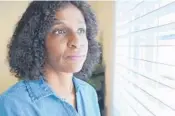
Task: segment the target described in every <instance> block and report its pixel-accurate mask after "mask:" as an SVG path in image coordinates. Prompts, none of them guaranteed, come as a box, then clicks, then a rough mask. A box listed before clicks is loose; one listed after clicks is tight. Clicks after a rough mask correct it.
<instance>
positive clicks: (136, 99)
mask: <svg viewBox="0 0 175 116" xmlns="http://www.w3.org/2000/svg"><path fill="white" fill-rule="evenodd" d="M115 35H116V38H115V39H116V46H115V51H116V53H115V54H116V59H115V71H114V72H115V74H114V75H115V76H114V77H115V78H114V79H113V90H114V91H113V104H112V106H113V108H114V110H113V115H114V116H118V115H117V114H119V116H175V1H173V0H135V1H134V0H132V1H131V0H130V1H129V0H118V1H117V2H116V34H115Z"/></svg>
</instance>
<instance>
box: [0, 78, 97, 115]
mask: <svg viewBox="0 0 175 116" xmlns="http://www.w3.org/2000/svg"><path fill="white" fill-rule="evenodd" d="M73 83H74V86H75V89H76V99H77V101H76V103H77V110H76V109H74V108H73V107H72V106H71V105H70V104H69V103H67V102H66V101H65V100H64V99H61V98H60V97H59V96H57V95H56V94H55V93H54V92H53V91H52V89H51V88H50V87H49V85H48V84H47V83H46V82H45V81H44V79H43V77H41V78H40V79H39V80H30V81H26V80H22V81H19V82H17V83H16V84H15V85H13V86H12V87H11V88H9V89H8V90H7V91H6V92H4V93H2V94H1V95H0V116H100V110H99V105H98V99H97V94H96V91H95V89H94V88H93V87H92V86H91V85H89V84H88V83H86V82H84V81H82V80H80V79H78V78H76V77H73Z"/></svg>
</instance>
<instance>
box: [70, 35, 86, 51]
mask: <svg viewBox="0 0 175 116" xmlns="http://www.w3.org/2000/svg"><path fill="white" fill-rule="evenodd" d="M84 44H85V43H84V42H83V38H82V37H81V36H79V35H78V34H73V35H71V36H70V38H69V42H68V47H70V48H76V49H79V48H81V47H83V46H84Z"/></svg>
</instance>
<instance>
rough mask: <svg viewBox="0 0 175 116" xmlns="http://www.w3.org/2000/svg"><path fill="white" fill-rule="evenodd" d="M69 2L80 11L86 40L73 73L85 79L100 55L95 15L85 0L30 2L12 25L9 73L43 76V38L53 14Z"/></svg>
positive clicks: (37, 77) (53, 16) (51, 22)
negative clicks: (82, 56) (83, 53)
mask: <svg viewBox="0 0 175 116" xmlns="http://www.w3.org/2000/svg"><path fill="white" fill-rule="evenodd" d="M69 4H72V5H74V6H76V7H77V8H78V9H79V10H80V11H81V12H82V14H83V16H84V19H85V22H86V27H87V39H88V47H89V48H88V53H87V58H86V61H85V63H84V65H83V67H82V70H81V71H79V72H78V73H75V74H74V76H76V77H78V78H80V79H83V80H87V79H88V77H90V75H91V74H92V71H93V69H94V65H95V64H97V63H98V62H99V58H100V56H101V47H100V44H99V43H98V42H97V41H96V40H95V37H96V36H97V32H98V26H97V21H96V17H95V14H94V13H93V11H92V9H91V8H90V5H89V4H88V3H87V2H85V1H33V2H31V3H30V4H29V6H28V8H27V9H26V11H25V12H24V14H23V15H22V17H21V19H20V20H19V22H18V23H17V25H16V28H15V31H14V33H13V35H12V38H11V41H10V42H9V44H8V62H9V66H10V72H12V73H13V74H14V75H15V77H17V78H19V79H23V80H24V79H29V80H35V79H39V77H40V76H41V75H43V68H44V64H45V59H46V48H45V45H44V43H45V39H46V35H47V33H48V31H49V29H50V28H51V27H52V25H53V22H54V20H55V13H56V11H58V10H61V9H63V8H65V7H66V6H68V5H69Z"/></svg>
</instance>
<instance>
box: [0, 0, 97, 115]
mask: <svg viewBox="0 0 175 116" xmlns="http://www.w3.org/2000/svg"><path fill="white" fill-rule="evenodd" d="M96 35H97V24H96V18H95V15H94V14H93V12H92V11H91V9H90V6H89V5H88V4H87V3H86V2H83V1H54V2H53V1H52V2H50V1H49V2H48V1H47V2H46V1H45V2H41V1H37V2H36V1H34V2H31V3H30V5H29V7H28V8H27V10H26V11H25V13H24V14H23V16H22V18H21V19H20V21H19V22H18V24H17V27H16V29H15V32H14V34H13V36H12V39H11V41H10V43H9V46H8V48H9V52H8V61H9V65H10V69H11V72H12V73H13V74H15V76H16V77H18V78H19V79H20V81H19V82H18V83H16V84H15V85H14V86H12V87H11V88H9V89H8V90H7V91H6V92H4V93H3V94H2V95H1V96H0V116H100V111H99V106H98V100H97V94H96V91H95V90H94V88H93V87H91V86H90V85H89V84H87V83H86V82H84V81H82V80H80V79H78V78H81V79H87V77H88V75H89V74H90V72H91V71H92V68H93V66H94V64H96V63H97V62H98V59H99V56H100V47H99V44H98V43H97V42H96V40H95V39H94V38H95V37H96Z"/></svg>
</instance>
